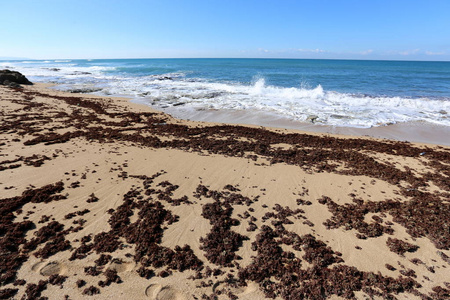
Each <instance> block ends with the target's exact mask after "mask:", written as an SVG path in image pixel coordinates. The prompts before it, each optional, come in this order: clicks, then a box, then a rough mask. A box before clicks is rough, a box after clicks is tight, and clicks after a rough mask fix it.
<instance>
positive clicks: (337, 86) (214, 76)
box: [0, 59, 450, 139]
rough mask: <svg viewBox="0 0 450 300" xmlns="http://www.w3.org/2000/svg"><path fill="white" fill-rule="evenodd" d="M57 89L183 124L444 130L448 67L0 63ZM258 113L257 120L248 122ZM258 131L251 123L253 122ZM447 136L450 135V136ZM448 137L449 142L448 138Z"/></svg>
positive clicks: (301, 62)
mask: <svg viewBox="0 0 450 300" xmlns="http://www.w3.org/2000/svg"><path fill="white" fill-rule="evenodd" d="M5 68H8V69H11V70H17V71H19V72H21V73H23V74H24V75H25V76H27V77H28V78H29V79H30V80H31V81H33V82H45V83H53V84H55V86H54V87H53V88H55V89H58V90H63V91H71V92H84V93H92V94H96V95H106V96H122V97H129V98H130V99H132V101H135V102H138V103H143V104H147V105H149V106H152V107H153V108H155V109H158V110H162V111H166V112H170V113H172V114H174V115H175V116H177V117H180V118H185V119H195V117H196V116H197V119H201V116H202V115H208V116H210V118H209V119H208V120H210V121H214V112H216V113H217V114H220V113H221V112H227V113H231V114H233V113H237V114H239V115H240V116H242V115H243V116H246V117H243V118H241V119H240V122H241V123H246V120H248V122H247V123H255V122H256V123H258V121H255V120H258V119H261V118H264V116H266V117H268V118H270V117H271V118H278V119H283V120H287V121H289V122H291V123H292V122H293V123H295V122H298V123H299V124H300V123H314V124H318V125H327V126H333V127H353V128H371V127H380V126H388V125H392V124H398V123H405V122H421V123H423V124H432V125H438V126H443V127H446V128H448V129H450V62H424V61H373V60H371V61H369V60H314V59H88V60H86V59H84V60H70V59H68V60H14V61H0V69H5ZM254 115H260V116H263V117H261V118H252V117H251V116H254ZM256 125H258V124H256ZM449 132H450V131H449ZM449 139H450V138H449Z"/></svg>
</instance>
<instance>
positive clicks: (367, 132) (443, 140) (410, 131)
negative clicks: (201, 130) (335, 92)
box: [131, 99, 450, 146]
mask: <svg viewBox="0 0 450 300" xmlns="http://www.w3.org/2000/svg"><path fill="white" fill-rule="evenodd" d="M131 101H132V102H133V103H138V104H143V105H148V104H145V100H142V99H131ZM150 107H151V106H150ZM154 109H157V110H158V109H159V108H158V107H154ZM159 110H161V111H162V112H165V113H168V114H170V115H172V116H174V117H175V118H179V119H182V120H193V121H198V122H211V123H225V124H234V125H240V126H247V125H253V126H264V127H266V128H278V129H287V130H294V131H299V132H304V133H319V134H335V135H341V136H349V137H353V138H357V137H372V138H376V139H388V140H389V139H390V140H396V141H407V142H412V143H425V144H436V145H445V146H450V139H449V138H448V137H449V136H450V127H448V126H443V125H434V124H431V123H426V122H405V123H396V124H391V125H382V126H376V127H371V128H357V127H346V126H331V125H322V124H314V123H313V122H302V121H295V120H290V119H288V118H283V117H281V116H278V115H276V114H270V113H264V112H261V111H254V110H223V109H221V110H207V109H204V110H194V109H180V108H178V107H172V108H164V109H159Z"/></svg>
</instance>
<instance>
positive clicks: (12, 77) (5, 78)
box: [0, 70, 33, 86]
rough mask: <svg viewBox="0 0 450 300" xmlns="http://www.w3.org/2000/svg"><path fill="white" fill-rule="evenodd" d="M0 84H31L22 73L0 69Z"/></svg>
mask: <svg viewBox="0 0 450 300" xmlns="http://www.w3.org/2000/svg"><path fill="white" fill-rule="evenodd" d="M0 84H3V85H10V86H11V85H12V86H15V85H16V84H33V83H31V82H30V81H29V80H28V79H27V78H26V77H25V76H24V75H22V74H21V73H19V72H17V71H10V70H0Z"/></svg>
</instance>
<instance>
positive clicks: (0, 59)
mask: <svg viewBox="0 0 450 300" xmlns="http://www.w3.org/2000/svg"><path fill="white" fill-rule="evenodd" d="M125 59H130V60H131V59H136V60H139V59H280V60H281V59H283V60H351V61H404V62H450V60H414V59H370V58H365V59H362V58H293V57H134V58H125V57H115V58H21V57H17V58H8V57H6V58H3V57H0V61H19V60H33V61H41V60H125Z"/></svg>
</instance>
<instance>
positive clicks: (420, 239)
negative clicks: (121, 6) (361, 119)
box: [0, 84, 450, 300]
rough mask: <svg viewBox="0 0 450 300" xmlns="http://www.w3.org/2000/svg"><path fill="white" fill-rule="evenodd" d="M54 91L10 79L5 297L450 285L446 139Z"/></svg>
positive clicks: (406, 290)
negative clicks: (197, 113)
mask: <svg viewBox="0 0 450 300" xmlns="http://www.w3.org/2000/svg"><path fill="white" fill-rule="evenodd" d="M48 87H49V85H45V84H36V85H34V86H24V87H23V88H8V87H4V86H0V111H1V114H0V118H1V121H2V123H1V124H2V125H1V127H0V191H1V197H0V198H1V199H0V201H1V202H0V203H1V204H2V205H1V206H0V210H1V211H0V212H1V215H2V216H3V218H1V222H2V223H1V224H0V225H1V226H0V232H1V235H0V250H1V251H0V253H2V256H0V259H1V262H2V264H0V266H1V268H0V280H1V283H2V287H1V288H0V296H1V297H3V298H21V297H25V298H26V297H28V298H30V299H31V298H39V297H41V296H43V297H49V298H51V299H63V298H64V297H66V299H67V298H69V299H86V297H88V296H89V298H90V299H164V300H183V299H236V298H238V299H248V300H256V299H263V298H275V299H288V298H290V297H291V296H292V295H298V296H299V297H306V298H314V297H319V298H327V299H348V298H352V297H356V298H358V299H364V298H365V297H374V298H376V299H383V298H386V297H396V298H398V299H424V298H425V299H445V297H446V295H448V292H449V289H450V286H449V285H450V283H449V282H448V268H449V264H450V260H449V256H450V244H449V240H450V236H449V232H448V230H447V231H446V228H448V220H449V218H450V207H449V203H448V197H449V193H450V190H449V189H450V188H449V186H450V185H449V184H448V183H449V178H450V173H449V166H450V148H449V147H448V146H445V145H437V144H424V143H405V142H399V141H395V140H384V139H376V138H368V137H354V136H349V135H336V134H328V133H327V134H323V133H317V132H316V133H314V132H306V131H299V130H289V129H286V128H263V127H261V126H240V125H239V126H238V125H232V124H221V123H203V122H195V121H185V120H180V119H177V118H175V117H172V116H170V115H167V114H164V113H162V112H159V111H157V110H154V109H152V108H151V107H149V106H146V105H142V104H136V103H132V102H130V101H129V99H127V98H111V97H101V96H93V95H89V94H70V93H64V92H60V91H56V90H53V89H48ZM237 120H238V119H237ZM271 124H274V123H271ZM343 283H345V284H343Z"/></svg>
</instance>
